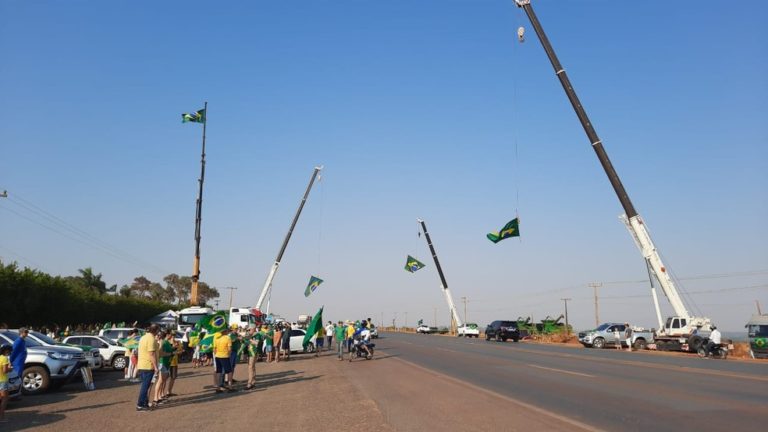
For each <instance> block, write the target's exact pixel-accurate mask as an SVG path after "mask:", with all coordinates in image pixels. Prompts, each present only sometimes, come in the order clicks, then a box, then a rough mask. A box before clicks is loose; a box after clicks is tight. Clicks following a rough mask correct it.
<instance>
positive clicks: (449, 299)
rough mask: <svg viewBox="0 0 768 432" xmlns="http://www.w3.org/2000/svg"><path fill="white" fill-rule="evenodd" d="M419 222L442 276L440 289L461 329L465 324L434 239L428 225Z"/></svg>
mask: <svg viewBox="0 0 768 432" xmlns="http://www.w3.org/2000/svg"><path fill="white" fill-rule="evenodd" d="M417 221H418V222H419V224H421V229H422V230H423V231H424V237H425V238H426V239H427V245H429V251H430V252H431V253H432V259H433V260H434V261H435V267H437V274H438V275H440V287H441V288H442V289H443V295H444V296H445V301H446V302H447V303H448V309H450V311H451V318H453V321H454V322H455V323H456V327H457V328H458V327H461V326H462V325H463V324H462V322H461V318H459V312H458V310H457V309H456V304H455V303H454V302H453V296H452V295H451V290H450V289H449V288H448V282H446V281H445V275H444V274H443V268H442V267H441V266H440V261H439V260H438V259H437V252H435V247H434V246H433V245H432V239H431V238H430V237H429V233H428V232H427V225H426V224H425V223H424V221H423V220H421V219H418V220H417Z"/></svg>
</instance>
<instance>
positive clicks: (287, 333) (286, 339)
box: [280, 323, 291, 361]
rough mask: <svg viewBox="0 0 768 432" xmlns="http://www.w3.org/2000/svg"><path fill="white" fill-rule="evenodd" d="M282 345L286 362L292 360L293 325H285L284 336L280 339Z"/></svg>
mask: <svg viewBox="0 0 768 432" xmlns="http://www.w3.org/2000/svg"><path fill="white" fill-rule="evenodd" d="M280 344H281V345H282V348H283V355H284V356H285V360H286V361H287V360H290V359H291V325H290V324H288V323H285V324H284V325H283V335H282V337H281V339H280Z"/></svg>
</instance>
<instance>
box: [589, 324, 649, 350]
mask: <svg viewBox="0 0 768 432" xmlns="http://www.w3.org/2000/svg"><path fill="white" fill-rule="evenodd" d="M630 328H632V336H631V337H630V340H629V343H630V344H631V345H632V347H633V348H634V349H636V350H638V351H639V350H644V349H646V347H647V346H648V344H651V343H653V332H652V331H650V330H646V329H643V328H640V327H632V326H630ZM617 330H618V332H619V339H618V340H617V339H616V331H617ZM626 330H627V325H626V324H625V323H603V324H600V325H599V326H598V327H597V328H596V329H594V330H588V331H584V332H579V342H581V344H582V345H584V346H585V347H587V348H605V347H606V346H609V345H610V346H614V347H615V346H616V345H617V344H621V345H627V339H626V336H625V334H626Z"/></svg>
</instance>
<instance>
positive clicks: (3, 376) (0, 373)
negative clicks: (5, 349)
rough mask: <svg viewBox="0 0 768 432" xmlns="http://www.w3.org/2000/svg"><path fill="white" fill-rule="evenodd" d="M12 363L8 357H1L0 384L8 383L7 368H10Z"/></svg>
mask: <svg viewBox="0 0 768 432" xmlns="http://www.w3.org/2000/svg"><path fill="white" fill-rule="evenodd" d="M10 365H11V362H10V361H9V360H8V356H4V355H0V383H7V382H8V373H7V372H6V371H5V368H6V367H8V366H10Z"/></svg>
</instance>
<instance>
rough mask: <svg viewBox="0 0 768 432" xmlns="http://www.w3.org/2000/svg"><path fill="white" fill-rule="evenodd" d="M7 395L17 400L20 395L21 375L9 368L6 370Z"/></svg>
mask: <svg viewBox="0 0 768 432" xmlns="http://www.w3.org/2000/svg"><path fill="white" fill-rule="evenodd" d="M8 387H9V388H8V397H9V398H10V399H11V400H18V399H19V398H20V397H21V377H19V374H18V373H17V372H16V371H15V370H13V369H11V370H10V371H8Z"/></svg>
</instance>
